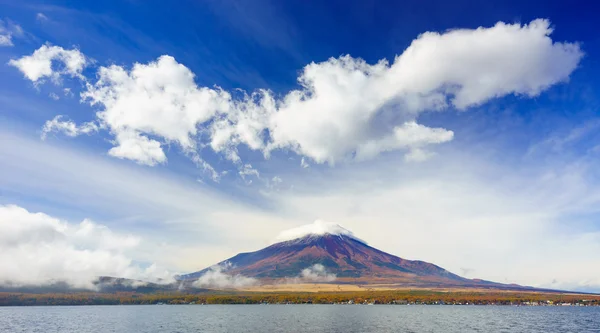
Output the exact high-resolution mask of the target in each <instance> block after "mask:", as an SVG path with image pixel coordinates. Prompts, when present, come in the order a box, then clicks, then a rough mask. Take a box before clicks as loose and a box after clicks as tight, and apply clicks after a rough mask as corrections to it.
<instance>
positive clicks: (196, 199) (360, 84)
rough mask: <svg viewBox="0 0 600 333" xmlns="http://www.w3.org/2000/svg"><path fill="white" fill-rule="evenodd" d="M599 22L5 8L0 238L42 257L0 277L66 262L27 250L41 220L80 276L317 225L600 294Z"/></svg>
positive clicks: (259, 242)
mask: <svg viewBox="0 0 600 333" xmlns="http://www.w3.org/2000/svg"><path fill="white" fill-rule="evenodd" d="M595 12H596V10H595V8H594V5H593V4H590V3H589V2H585V1H579V2H577V1H575V2H569V3H566V2H564V1H547V2H545V3H544V4H543V5H541V4H536V3H527V2H523V1H520V2H518V1H514V2H513V1H502V2H471V1H464V2H463V1H454V2H442V1H427V2H425V1H414V2H392V1H386V2H367V1H328V2H322V1H312V2H307V1H263V0H261V1H189V2H186V1H181V2H178V3H177V4H172V3H167V2H164V1H133V0H132V1H119V2H117V1H102V2H92V1H89V2H88V1H54V2H43V3H42V2H35V1H21V2H17V3H15V2H14V1H0V19H1V20H2V21H1V24H0V44H3V46H1V47H0V64H2V65H0V138H1V141H0V142H1V144H0V157H1V158H0V204H2V205H4V206H2V213H1V214H0V215H2V216H0V223H1V224H3V226H4V227H5V228H7V229H6V230H5V231H6V234H7V235H12V236H10V237H12V238H14V239H10V240H12V241H13V242H8V243H2V242H0V246H5V247H7V249H6V251H4V252H5V253H7V254H6V256H7V258H6V260H9V259H10V258H12V259H10V260H12V261H14V265H13V267H16V266H17V263H18V261H21V260H25V259H23V256H25V257H27V256H28V255H29V257H27V258H30V259H28V260H32V264H31V266H32V268H31V270H32V271H31V272H27V273H28V274H25V273H22V272H21V273H19V272H17V271H18V269H16V268H15V269H14V270H11V269H9V268H6V269H4V272H0V273H2V274H0V280H4V281H21V283H26V282H27V283H38V282H40V281H42V280H44V278H45V277H47V276H51V277H52V278H54V279H59V278H65V276H73V272H72V271H70V270H69V269H68V267H67V266H61V264H57V265H56V266H59V267H63V269H53V270H52V271H48V267H47V266H45V265H43V264H42V263H39V262H37V261H35V260H33V259H31V255H33V256H35V254H36V253H38V251H41V250H40V247H39V246H36V245H34V244H33V243H31V242H32V241H33V240H34V238H31V237H29V238H27V237H25V238H24V239H23V240H22V243H19V242H16V243H15V241H14V240H15V239H19V240H21V238H20V237H22V235H23V234H25V233H29V234H31V231H32V230H38V229H36V228H42V227H44V228H51V229H52V230H55V231H56V232H57V233H58V234H60V235H62V236H61V237H59V238H58V239H59V240H56V239H54V238H53V240H52V241H51V242H50V241H48V242H49V243H48V244H49V245H48V246H51V247H52V248H53V249H54V250H53V252H52V251H51V253H54V254H55V256H54V257H52V258H53V260H56V261H57V262H59V261H60V258H64V257H65V255H66V254H65V251H66V250H65V249H68V251H69V253H70V255H72V256H73V262H79V261H78V260H82V261H83V260H85V261H86V262H93V264H90V266H91V267H92V268H91V269H90V270H89V272H84V273H81V276H82V277H81V279H84V278H85V277H86V276H88V275H90V274H107V273H112V274H121V275H128V276H132V277H140V278H146V277H147V276H149V275H152V276H159V275H160V276H165V275H169V274H171V273H172V272H187V271H193V270H197V269H200V268H203V267H206V266H208V265H211V264H213V263H215V262H218V261H220V260H222V259H224V258H226V257H228V256H231V255H234V254H236V253H238V252H242V251H249V250H253V249H257V248H260V247H262V246H264V245H266V244H269V242H271V241H272V240H273V239H275V238H276V236H277V234H278V233H279V232H281V231H283V230H286V229H290V228H294V227H297V226H299V225H304V224H309V223H312V222H313V221H314V220H316V219H323V220H326V221H331V222H335V223H338V224H340V225H342V226H344V227H345V228H348V229H350V230H352V231H353V232H354V233H355V234H356V235H357V236H359V237H360V238H363V239H365V240H366V241H368V242H369V243H370V244H371V245H373V246H375V247H378V248H381V249H382V250H385V251H388V252H391V253H394V254H396V255H399V256H401V257H405V258H408V259H420V260H425V261H429V262H433V263H436V264H438V265H440V266H442V267H444V268H447V269H449V270H450V271H453V272H456V273H458V274H462V275H465V276H467V277H473V278H475V277H477V278H484V279H488V280H495V281H498V282H511V283H512V282H515V283H520V284H527V285H535V286H543V287H552V288H570V289H578V290H588V291H590V290H591V291H600V280H598V276H600V275H599V273H600V271H598V267H600V256H598V253H600V252H599V251H598V250H600V224H599V223H598V222H597V221H598V209H597V207H599V206H598V203H599V201H600V191H598V190H597V188H598V186H597V185H598V184H599V182H598V172H597V171H596V170H598V168H597V166H598V157H599V155H598V154H600V141H599V139H600V137H599V135H598V134H597V133H598V129H599V128H600V118H599V117H598V107H599V96H598V94H597V91H600V90H599V89H598V88H600V86H599V85H600V83H599V81H598V79H597V78H598V77H599V74H600V63H599V59H600V39H599V36H598V33H597V31H598V28H599V27H598V25H599V23H597V22H596V21H597V20H596V19H595V17H594V16H595V15H594V13H595ZM1 36H4V39H2V37H1ZM2 41H4V42H2ZM36 52H37V53H36ZM382 61H383V62H382ZM384 62H387V63H384ZM45 64H49V67H48V68H47V70H45V69H44V68H45V67H44V66H45ZM136 64H137V65H136ZM270 103H271V104H270ZM57 116H60V117H59V118H56V117H57ZM36 213H40V214H36ZM82 221H88V222H89V221H93V222H90V223H93V226H94V227H93V228H91V227H89V226H90V224H89V223H88V224H85V223H83V224H82ZM40 230H41V229H40ZM43 230H46V229H43ZM82 235H85V237H83V236H82ZM125 238H126V239H128V240H129V241H123V239H125ZM7 239H8V238H7ZM1 240H2V238H0V241H1ZM9 243H10V244H13V245H14V244H21V245H22V246H20V247H18V249H17V248H16V247H11V248H8V246H11V245H10V244H9ZM7 244H8V245H7ZM115 244H125V245H123V246H117V245H115ZM23 249H26V250H27V251H25V250H23ZM9 250H10V251H9ZM84 250H87V251H88V253H89V252H91V253H94V254H97V255H98V258H103V259H97V260H98V261H97V262H96V261H94V260H96V259H93V260H92V259H89V258H87V259H85V257H84V256H82V253H84V252H85V251H84ZM11 251H12V252H11ZM103 254H106V255H105V256H103ZM17 259H18V260H17ZM103 260H107V261H103ZM113 262H117V263H118V264H114V265H113ZM9 266H10V265H9ZM107 266H114V267H115V268H114V270H113V271H109V272H105V271H104V270H103V269H105V268H106V267H107ZM159 273H160V274H159ZM161 274H162V275H161ZM31 275H35V276H39V277H40V278H39V279H37V280H35V281H27V280H26V278H25V277H24V276H31ZM24 279H25V280H24ZM81 279H78V281H80V280H81ZM84 280H85V279H84Z"/></svg>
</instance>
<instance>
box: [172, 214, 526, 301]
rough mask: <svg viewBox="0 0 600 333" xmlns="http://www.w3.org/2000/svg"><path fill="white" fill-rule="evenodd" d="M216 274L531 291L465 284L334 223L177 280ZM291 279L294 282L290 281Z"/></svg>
mask: <svg viewBox="0 0 600 333" xmlns="http://www.w3.org/2000/svg"><path fill="white" fill-rule="evenodd" d="M215 269H218V270H219V272H220V273H223V274H228V275H231V276H243V277H248V278H253V279H257V280H258V281H260V282H262V283H265V284H269V283H278V282H280V281H287V282H286V283H289V281H296V282H298V283H333V282H334V281H335V283H338V284H343V283H347V284H385V285H393V286H397V287H416V288H420V287H422V288H493V289H512V290H515V289H533V288H529V287H521V286H518V285H514V284H511V285H507V284H500V283H495V282H490V281H484V280H479V279H467V278H464V277H461V276H458V275H456V274H454V273H451V272H449V271H447V270H445V269H444V268H442V267H439V266H437V265H434V264H431V263H428V262H425V261H420V260H407V259H403V258H400V257H397V256H395V255H392V254H389V253H385V252H383V251H380V250H378V249H376V248H374V247H371V246H369V245H367V243H366V242H365V241H363V240H361V239H360V238H358V237H356V236H354V234H353V233H352V232H350V231H349V230H347V229H344V228H342V227H341V226H339V225H337V224H333V223H328V222H322V221H316V222H315V223H314V224H311V225H307V226H303V227H299V228H296V229H292V230H289V231H286V232H284V233H282V234H280V236H279V237H278V242H277V243H275V244H273V245H270V246H268V247H266V248H264V249H261V250H258V251H255V252H247V253H240V254H238V255H236V256H234V257H231V258H229V259H227V260H224V261H221V262H219V263H218V264H216V265H214V266H211V267H208V268H205V269H203V270H200V271H197V272H194V273H190V274H186V275H180V276H178V279H179V280H182V281H193V280H197V279H199V278H201V277H202V276H203V275H204V274H207V273H210V272H211V271H212V270H215ZM290 279H293V280H290Z"/></svg>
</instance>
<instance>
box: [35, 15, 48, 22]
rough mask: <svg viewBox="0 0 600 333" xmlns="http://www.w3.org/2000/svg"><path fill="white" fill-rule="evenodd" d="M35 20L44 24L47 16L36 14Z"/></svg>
mask: <svg viewBox="0 0 600 333" xmlns="http://www.w3.org/2000/svg"><path fill="white" fill-rule="evenodd" d="M35 19H36V20H37V21H38V22H46V21H48V20H49V19H48V16H46V15H44V13H37V14H35Z"/></svg>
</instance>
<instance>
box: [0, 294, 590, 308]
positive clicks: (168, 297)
mask: <svg viewBox="0 0 600 333" xmlns="http://www.w3.org/2000/svg"><path fill="white" fill-rule="evenodd" d="M128 304H131V305H134V304H369V305H370V304H397V305H411V304H426V305H520V306H600V295H588V294H574V293H523V292H508V291H502V292H496V291H490V292H482V291H436V290H385V291H384V290H373V291H352V292H347V291H343V292H329V291H327V292H239V291H238V292H236V291H215V292H214V293H211V292H208V293H202V294H186V293H136V292H117V293H94V292H77V293H37V294H33V293H19V292H0V306H47V305H128Z"/></svg>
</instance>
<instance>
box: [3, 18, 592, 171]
mask: <svg viewBox="0 0 600 333" xmlns="http://www.w3.org/2000/svg"><path fill="white" fill-rule="evenodd" d="M551 33H552V29H551V28H550V22H549V21H547V20H542V19H537V20H534V21H532V22H530V23H529V24H524V25H521V24H506V23H503V22H498V23H497V24H496V25H494V26H493V27H488V28H484V27H480V28H477V29H458V30H451V31H447V32H444V33H436V32H425V33H423V34H421V35H419V36H418V37H417V38H416V39H415V40H413V42H412V43H411V45H410V46H409V47H408V48H407V49H406V50H404V52H403V53H402V54H400V55H398V56H397V57H396V58H395V59H394V60H393V61H392V62H391V63H390V62H388V61H387V60H385V59H384V60H380V61H379V62H377V63H376V64H368V63H366V62H365V61H364V60H362V59H360V58H354V57H351V56H349V55H346V56H341V57H339V58H330V59H329V60H327V61H324V62H321V63H311V64H308V65H306V66H305V67H304V69H303V71H302V72H301V74H300V76H299V77H298V83H299V84H300V86H301V88H300V89H297V90H293V91H290V92H288V93H286V94H284V95H282V97H276V96H275V95H274V93H273V92H271V91H268V90H262V89H258V90H256V91H255V92H252V93H243V94H242V96H241V97H235V96H234V95H232V94H231V93H229V92H227V91H224V90H223V89H221V88H218V87H214V88H209V87H199V86H198V85H197V84H196V83H195V80H194V78H195V74H194V73H193V72H192V71H191V70H190V69H189V68H187V67H185V66H184V65H182V64H180V63H178V62H177V61H176V60H175V59H174V58H173V57H171V56H168V55H163V56H161V57H159V58H158V59H157V60H156V61H152V62H149V63H147V64H140V63H136V64H134V65H133V67H132V68H131V69H129V70H128V69H126V68H125V67H123V66H117V65H112V66H108V67H104V66H102V67H100V68H99V69H98V72H97V77H98V79H97V80H96V81H95V82H91V81H88V79H85V78H84V79H85V80H86V88H85V89H84V91H82V93H81V98H82V101H84V102H86V103H88V104H90V105H91V106H93V107H94V108H97V109H98V112H97V113H96V116H97V117H96V119H95V120H94V121H95V122H96V123H97V125H94V126H96V128H99V129H100V128H101V129H103V130H107V131H109V132H110V133H111V134H112V135H114V136H115V140H114V141H113V142H114V145H115V146H114V147H113V148H111V149H110V151H109V154H110V155H112V156H114V157H117V158H123V159H129V160H133V161H135V162H137V163H139V164H145V165H156V164H160V163H165V162H166V161H167V157H166V155H165V153H164V151H163V146H164V145H167V144H172V143H174V144H176V145H177V146H179V147H180V148H181V150H182V151H183V152H184V153H185V154H186V155H188V156H190V157H192V159H193V160H194V161H195V162H196V163H197V164H199V165H201V166H202V167H204V168H205V169H207V170H209V171H210V172H211V173H212V175H213V179H218V173H217V172H216V171H215V170H214V169H213V168H212V166H210V165H209V164H208V163H206V162H205V161H204V160H203V159H202V158H200V151H201V149H203V148H204V147H210V149H212V150H213V151H215V152H217V153H219V154H222V155H223V156H224V157H225V158H226V159H228V160H230V161H231V162H233V163H234V164H236V165H237V166H238V168H239V169H240V171H243V168H244V166H245V163H244V162H242V160H241V157H240V156H239V153H238V147H240V146H241V145H244V146H246V147H247V148H249V149H251V150H254V151H260V152H262V154H263V155H264V156H265V157H268V156H269V155H270V154H271V152H273V151H275V150H288V151H293V152H295V153H297V154H298V155H300V156H302V160H303V161H304V162H303V163H302V166H303V167H304V166H307V165H308V161H311V162H313V163H317V164H323V163H327V164H329V165H334V164H336V163H340V162H344V161H348V160H366V159H373V158H375V157H377V156H378V155H380V154H381V153H383V152H390V151H401V152H404V153H405V160H407V161H416V162H418V161H423V160H426V159H428V158H429V157H431V155H433V152H432V151H431V148H430V147H432V146H434V145H437V144H441V143H445V142H449V141H451V140H452V139H453V137H454V132H453V131H451V130H449V129H446V128H432V127H428V126H426V125H424V124H421V123H419V121H418V120H419V119H418V118H419V115H420V114H422V113H423V112H428V111H443V110H448V109H451V108H454V109H457V110H466V109H468V108H469V107H472V106H477V105H481V104H483V103H485V102H487V101H489V100H491V99H494V98H499V97H502V96H506V95H510V94H514V95H518V96H523V97H534V96H537V95H539V94H540V93H541V92H542V91H544V90H545V89H547V88H548V87H550V86H552V85H554V84H557V83H559V82H563V81H566V80H568V78H569V75H570V74H571V73H572V72H573V71H574V70H575V69H576V68H577V66H578V64H579V61H580V60H581V58H582V57H583V52H582V51H581V49H580V47H579V45H578V44H577V43H568V42H565V43H560V42H553V41H552V39H551V38H550V35H551ZM85 59H86V58H85V57H84V56H83V55H82V54H81V53H80V52H79V51H78V50H65V49H62V48H60V47H57V46H52V47H51V46H48V45H45V46H42V48H40V49H38V50H37V51H35V52H34V54H33V55H31V56H25V57H23V58H21V59H18V60H12V61H11V64H12V65H14V66H15V67H17V68H18V69H19V70H21V71H22V72H23V73H24V75H25V76H26V77H27V78H28V79H30V80H32V81H34V82H36V81H37V80H39V79H40V78H43V77H57V76H60V75H65V74H66V75H71V76H80V75H81V70H82V66H85V65H86V64H88V62H85ZM53 60H56V61H58V62H62V63H63V64H64V66H63V69H62V71H60V70H57V71H55V70H53V69H52V68H51V66H50V62H51V61H53ZM133 106H135V107H133ZM81 126H83V127H84V128H90V124H89V123H86V124H83V125H81ZM51 131H57V132H66V133H67V135H69V136H75V135H78V134H82V133H87V134H89V133H90V131H88V130H86V129H83V130H79V129H78V127H77V126H76V127H75V128H73V127H72V126H71V124H68V126H67V125H64V124H62V123H61V120H60V119H56V118H55V119H53V120H51V121H50V122H49V123H47V124H46V126H45V127H44V133H48V132H51Z"/></svg>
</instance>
